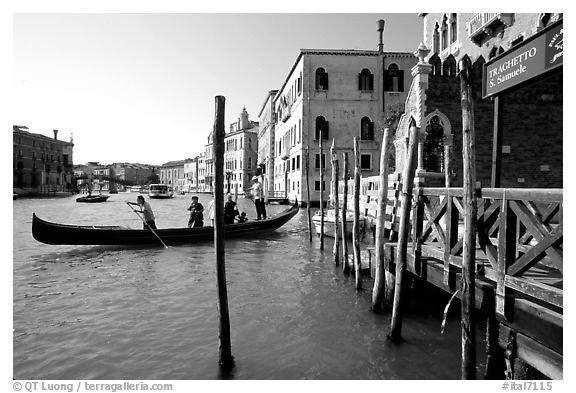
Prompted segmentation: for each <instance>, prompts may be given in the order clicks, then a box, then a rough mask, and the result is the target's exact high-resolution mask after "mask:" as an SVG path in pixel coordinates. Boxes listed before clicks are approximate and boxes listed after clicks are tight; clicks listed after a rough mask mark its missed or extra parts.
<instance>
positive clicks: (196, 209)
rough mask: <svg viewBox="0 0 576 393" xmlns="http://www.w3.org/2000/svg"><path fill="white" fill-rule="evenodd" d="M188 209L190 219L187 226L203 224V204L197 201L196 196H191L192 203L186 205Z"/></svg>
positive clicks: (193, 226) (197, 226)
mask: <svg viewBox="0 0 576 393" xmlns="http://www.w3.org/2000/svg"><path fill="white" fill-rule="evenodd" d="M188 210H189V211H190V219H189V220H188V228H200V227H203V226H204V206H202V204H201V203H200V202H198V197H197V196H193V197H192V203H191V204H190V206H188Z"/></svg>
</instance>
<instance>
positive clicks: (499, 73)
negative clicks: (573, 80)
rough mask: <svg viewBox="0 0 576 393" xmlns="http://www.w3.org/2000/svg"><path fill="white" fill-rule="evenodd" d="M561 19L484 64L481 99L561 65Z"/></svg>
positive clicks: (562, 40) (562, 38)
mask: <svg viewBox="0 0 576 393" xmlns="http://www.w3.org/2000/svg"><path fill="white" fill-rule="evenodd" d="M562 22H563V21H562V19H561V20H560V21H558V22H556V23H554V24H552V25H550V26H548V27H546V28H545V29H544V30H542V31H540V32H538V33H536V34H534V35H533V36H531V37H529V38H528V39H527V40H526V41H524V42H523V43H521V44H520V45H518V46H516V47H514V48H512V49H511V50H509V51H507V52H506V53H503V54H502V55H500V56H498V57H496V58H495V59H492V60H490V61H489V62H488V63H486V64H484V70H483V74H482V98H487V97H490V96H493V95H495V94H500V93H502V92H504V91H506V90H508V89H511V88H513V87H516V86H518V85H519V84H521V83H524V82H527V81H529V80H532V79H534V78H536V77H538V76H540V75H543V74H546V73H548V72H550V71H552V70H554V69H556V68H558V67H561V66H562V62H563V59H564V57H563V43H564V34H563V33H564V28H563V23H562Z"/></svg>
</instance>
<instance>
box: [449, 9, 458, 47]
mask: <svg viewBox="0 0 576 393" xmlns="http://www.w3.org/2000/svg"><path fill="white" fill-rule="evenodd" d="M456 19H457V18H456V14H452V15H450V43H454V42H456V40H457V39H458V29H457V27H456Z"/></svg>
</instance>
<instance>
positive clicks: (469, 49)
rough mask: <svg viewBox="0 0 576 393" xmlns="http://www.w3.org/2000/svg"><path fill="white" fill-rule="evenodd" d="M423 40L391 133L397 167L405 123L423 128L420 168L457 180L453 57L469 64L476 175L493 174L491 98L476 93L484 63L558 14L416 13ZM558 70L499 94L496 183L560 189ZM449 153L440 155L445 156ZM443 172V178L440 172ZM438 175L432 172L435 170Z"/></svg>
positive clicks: (485, 180) (482, 179)
mask: <svg viewBox="0 0 576 393" xmlns="http://www.w3.org/2000/svg"><path fill="white" fill-rule="evenodd" d="M421 17H422V21H423V26H424V42H423V44H422V45H421V47H420V48H419V49H418V50H417V51H416V54H417V55H418V56H420V61H419V63H418V65H417V66H416V67H414V69H413V76H414V84H413V86H412V87H411V93H410V94H409V96H408V98H407V101H406V113H405V115H404V116H403V118H402V120H401V122H400V125H399V127H398V130H397V132H396V137H395V146H396V161H397V162H396V165H397V169H398V168H401V167H403V162H402V161H403V158H404V154H405V146H406V142H405V141H406V136H407V135H408V128H409V126H410V122H411V121H414V122H415V123H416V125H417V126H419V127H420V129H421V140H420V146H419V159H418V172H419V173H420V174H423V173H425V174H426V175H427V176H428V178H429V179H434V178H435V179H437V180H436V182H437V183H441V184H444V182H445V179H446V178H448V179H449V181H450V183H451V184H452V185H454V186H458V185H461V184H462V165H463V164H462V109H461V104H460V99H461V92H460V80H459V77H458V74H457V71H458V63H459V61H461V60H464V61H469V62H470V64H471V65H472V89H473V91H474V94H473V97H474V104H473V105H474V128H475V138H476V140H475V152H476V172H477V173H476V179H477V182H479V183H480V185H481V186H482V187H488V186H490V184H491V182H492V181H493V179H492V178H491V176H492V164H493V151H492V150H493V139H494V138H493V135H494V108H495V104H494V100H493V99H492V98H486V99H482V72H483V65H484V64H485V63H486V62H488V61H490V60H491V59H493V58H495V57H497V56H499V55H505V54H506V53H507V51H509V50H511V49H512V48H514V47H516V46H517V45H520V44H522V42H523V41H524V40H526V39H527V38H529V37H530V36H532V35H533V34H535V33H537V32H538V31H540V30H541V29H543V28H545V27H546V26H549V25H550V24H552V23H556V22H557V21H558V20H560V19H561V18H562V15H561V14H518V13H517V14H514V13H512V14H486V13H483V14H457V13H445V14H421ZM562 82H563V76H562V72H561V71H560V72H554V73H551V74H549V75H548V76H546V77H545V78H543V79H540V80H537V81H535V82H531V83H528V84H526V85H524V86H522V87H519V88H517V89H514V90H511V91H507V92H505V93H504V94H502V95H501V96H500V99H501V101H502V111H503V118H502V120H503V133H502V153H501V156H500V157H501V165H502V169H501V177H500V179H499V183H500V186H501V187H511V188H512V187H520V188H535V187H547V188H550V187H551V188H561V187H562V174H563V171H562V166H563V151H562V144H563V135H562V134H563V127H562V121H563V119H562V117H563V113H562V106H563V83H562ZM446 156H449V157H450V159H449V160H446V159H445V157H446ZM446 174H448V177H446ZM434 175H437V176H434Z"/></svg>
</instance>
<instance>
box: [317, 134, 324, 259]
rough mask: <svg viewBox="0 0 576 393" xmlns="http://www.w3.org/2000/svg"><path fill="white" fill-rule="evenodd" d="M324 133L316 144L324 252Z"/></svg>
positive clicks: (321, 233) (321, 246) (321, 240)
mask: <svg viewBox="0 0 576 393" xmlns="http://www.w3.org/2000/svg"><path fill="white" fill-rule="evenodd" d="M323 136H324V132H323V131H321V132H320V140H319V142H318V144H319V149H320V249H321V250H324V163H325V160H324V150H323V146H322V139H323Z"/></svg>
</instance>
